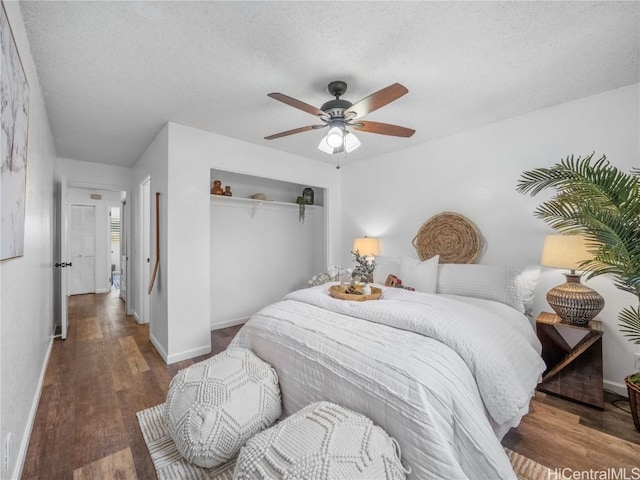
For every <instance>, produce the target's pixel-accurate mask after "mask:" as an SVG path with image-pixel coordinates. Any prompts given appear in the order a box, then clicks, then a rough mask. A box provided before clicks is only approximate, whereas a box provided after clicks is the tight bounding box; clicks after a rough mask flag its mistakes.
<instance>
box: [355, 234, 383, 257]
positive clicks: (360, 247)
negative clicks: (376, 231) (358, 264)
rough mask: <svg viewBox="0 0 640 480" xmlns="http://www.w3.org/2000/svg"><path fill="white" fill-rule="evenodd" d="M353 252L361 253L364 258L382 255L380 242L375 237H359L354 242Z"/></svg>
mask: <svg viewBox="0 0 640 480" xmlns="http://www.w3.org/2000/svg"><path fill="white" fill-rule="evenodd" d="M353 251H354V252H359V253H360V255H361V256H363V257H369V256H371V255H378V254H379V253H380V242H379V241H378V239H377V238H373V237H359V238H356V239H354V240H353Z"/></svg>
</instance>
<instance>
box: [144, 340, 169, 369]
mask: <svg viewBox="0 0 640 480" xmlns="http://www.w3.org/2000/svg"><path fill="white" fill-rule="evenodd" d="M149 340H150V341H151V345H153V346H154V347H155V349H156V350H157V351H158V353H159V354H160V356H161V357H162V359H163V360H164V363H166V364H168V363H169V362H167V352H165V350H164V348H162V345H161V344H160V342H159V341H158V340H157V339H156V337H154V336H153V333H149Z"/></svg>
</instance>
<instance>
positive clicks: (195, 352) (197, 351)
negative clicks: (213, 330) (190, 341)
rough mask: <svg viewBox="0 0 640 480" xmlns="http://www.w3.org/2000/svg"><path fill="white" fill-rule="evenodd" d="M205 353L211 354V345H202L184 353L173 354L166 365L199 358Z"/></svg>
mask: <svg viewBox="0 0 640 480" xmlns="http://www.w3.org/2000/svg"><path fill="white" fill-rule="evenodd" d="M207 353H211V345H203V346H202V347H198V348H193V349H191V350H187V351H184V352H180V353H174V354H173V355H169V358H168V359H167V365H171V364H172V363H176V362H181V361H182V360H189V359H190V358H193V357H199V356H200V355H206V354H207Z"/></svg>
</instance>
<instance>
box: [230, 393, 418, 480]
mask: <svg viewBox="0 0 640 480" xmlns="http://www.w3.org/2000/svg"><path fill="white" fill-rule="evenodd" d="M406 477H407V471H406V470H405V467H404V466H403V465H402V462H401V460H400V449H399V447H398V444H397V442H396V441H395V440H394V439H393V438H391V437H390V436H389V435H388V434H387V432H385V431H384V430H383V429H382V428H381V427H378V426H377V425H374V424H373V422H372V421H371V420H370V419H369V418H367V417H365V416H364V415H361V414H359V413H356V412H354V411H352V410H347V409H346V408H344V407H341V406H339V405H336V404H335V403H330V402H318V403H312V404H311V405H308V406H307V407H305V408H303V409H302V410H300V411H298V412H297V413H294V414H293V415H291V416H290V417H288V418H286V419H284V420H283V421H282V422H280V423H278V424H276V425H275V426H273V427H271V428H269V429H268V430H265V431H264V432H261V433H259V434H258V435H256V436H255V437H253V438H252V439H251V440H249V441H248V442H247V444H246V445H245V446H244V447H242V450H241V451H240V455H238V461H237V463H236V468H235V470H234V472H233V478H235V479H237V480H249V479H251V480H253V479H258V478H261V479H262V478H270V479H291V478H296V479H303V478H305V479H309V478H313V479H314V480H329V479H343V478H350V479H353V480H357V479H362V480H370V479H374V478H375V479H379V480H404V479H406Z"/></svg>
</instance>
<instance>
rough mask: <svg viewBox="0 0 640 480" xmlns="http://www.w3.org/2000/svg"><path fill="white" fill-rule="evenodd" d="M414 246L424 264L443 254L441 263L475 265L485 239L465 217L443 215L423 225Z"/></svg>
mask: <svg viewBox="0 0 640 480" xmlns="http://www.w3.org/2000/svg"><path fill="white" fill-rule="evenodd" d="M413 246H414V247H415V249H416V252H418V257H419V258H420V260H423V261H424V260H427V259H429V258H431V257H433V256H435V255H440V263H471V262H473V261H474V260H475V259H476V257H477V256H478V254H479V253H480V250H481V249H482V237H481V236H480V232H479V231H478V229H477V228H476V226H475V225H474V224H473V222H471V220H469V219H468V218H466V217H465V216H463V215H460V214H459V213H453V212H443V213H439V214H438V215H435V216H433V217H431V218H430V219H429V220H427V221H426V222H424V223H423V224H422V226H421V227H420V230H418V234H417V235H416V236H415V238H414V239H413Z"/></svg>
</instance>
